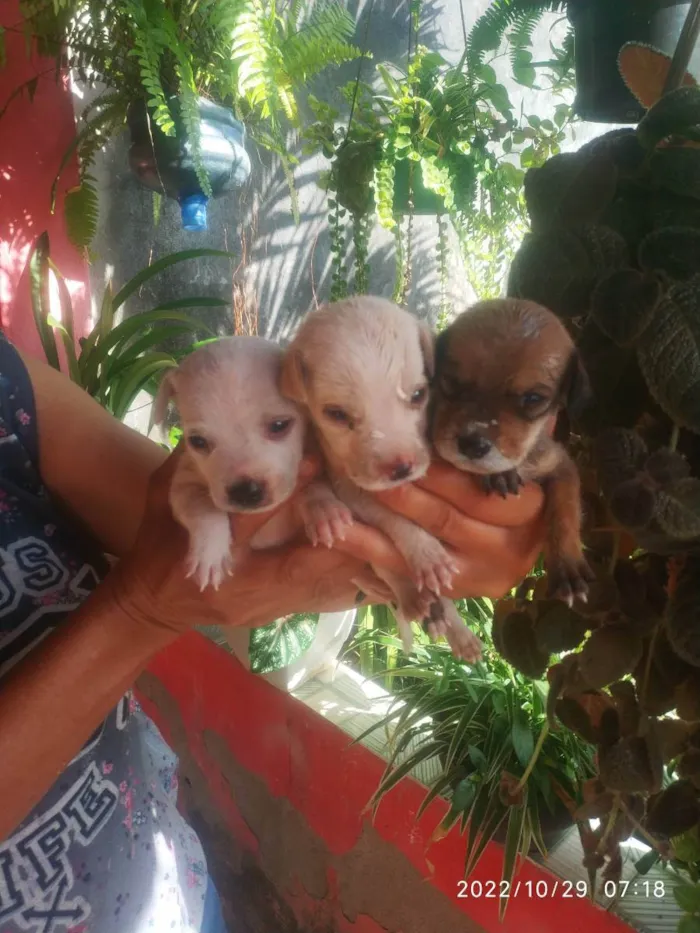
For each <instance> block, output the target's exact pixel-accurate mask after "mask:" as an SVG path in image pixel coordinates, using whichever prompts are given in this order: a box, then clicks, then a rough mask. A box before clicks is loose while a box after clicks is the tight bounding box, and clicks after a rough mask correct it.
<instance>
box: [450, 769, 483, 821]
mask: <svg viewBox="0 0 700 933" xmlns="http://www.w3.org/2000/svg"><path fill="white" fill-rule="evenodd" d="M476 788H477V785H476V784H475V783H474V781H473V780H472V779H471V778H469V777H466V778H464V779H463V780H462V781H460V782H459V784H458V785H457V787H456V788H455V792H454V794H453V795H452V801H451V806H452V808H453V809H454V810H457V811H459V812H460V813H464V811H465V810H467V809H468V808H469V807H471V805H472V803H473V802H474V797H475V796H476Z"/></svg>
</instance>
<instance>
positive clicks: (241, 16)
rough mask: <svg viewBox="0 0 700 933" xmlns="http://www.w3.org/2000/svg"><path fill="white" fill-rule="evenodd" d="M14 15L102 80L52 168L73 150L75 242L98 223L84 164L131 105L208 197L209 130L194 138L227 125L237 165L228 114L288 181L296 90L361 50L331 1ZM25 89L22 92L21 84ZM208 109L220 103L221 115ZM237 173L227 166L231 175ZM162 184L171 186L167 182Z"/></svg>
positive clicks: (49, 47)
mask: <svg viewBox="0 0 700 933" xmlns="http://www.w3.org/2000/svg"><path fill="white" fill-rule="evenodd" d="M23 12H24V15H25V24H24V28H25V31H26V33H27V35H28V38H29V39H30V47H32V48H34V47H36V48H38V50H39V51H40V52H41V53H43V54H51V55H53V56H55V57H56V59H57V63H58V64H59V66H66V67H68V68H70V69H71V70H72V71H73V72H74V74H75V75H76V76H77V77H78V79H79V80H81V81H83V82H85V83H88V84H89V85H91V86H92V85H96V84H99V85H103V86H104V90H103V91H102V92H101V93H100V94H99V95H98V97H97V98H96V100H95V101H93V103H92V104H91V105H90V106H89V107H88V109H87V110H86V111H85V113H84V114H83V120H82V125H81V127H80V130H79V133H78V136H77V138H76V141H75V143H74V144H73V145H72V146H71V148H70V151H69V152H67V153H66V157H65V158H64V160H63V164H62V165H61V168H60V170H59V174H60V172H61V171H62V170H63V168H64V167H65V165H66V164H67V163H68V160H69V159H70V157H71V156H72V154H73V153H74V152H77V155H78V159H79V162H80V167H81V179H80V180H81V183H80V186H79V187H78V188H77V189H75V190H74V191H72V192H71V193H70V195H69V197H70V200H71V201H72V204H70V206H67V217H68V219H69V221H70V233H71V236H72V238H73V240H74V242H76V243H77V244H79V245H85V244H87V243H89V241H90V239H91V237H92V235H94V229H95V222H96V193H95V190H94V182H93V181H92V179H91V177H90V166H91V164H92V162H93V161H94V157H95V155H96V153H97V152H98V151H99V149H100V148H102V147H103V146H104V145H105V143H106V142H107V141H108V140H109V138H110V137H111V136H113V135H114V134H116V133H118V132H120V131H121V130H122V129H123V128H124V126H125V124H126V120H127V114H128V113H129V111H130V108H133V107H134V106H136V105H139V104H140V109H141V113H142V115H145V113H144V111H146V112H147V116H148V133H149V136H150V138H151V140H153V139H154V137H155V138H156V139H158V143H157V144H156V146H157V147H158V146H160V145H162V140H161V134H162V135H164V136H165V137H168V138H171V139H175V140H177V142H178V146H179V147H181V148H182V149H183V152H182V158H183V159H184V162H185V167H186V168H187V169H188V170H189V171H190V174H191V172H194V174H195V175H196V178H197V181H198V183H199V187H200V189H201V193H202V194H204V195H206V196H210V195H211V194H213V193H214V188H215V187H216V184H217V182H216V176H217V172H219V169H218V168H217V167H214V171H213V176H214V177H212V172H210V170H209V169H210V167H211V164H210V163H211V161H214V162H216V159H213V158H212V159H210V160H207V158H206V156H207V148H206V147H207V140H208V139H210V138H211V132H210V133H209V136H207V133H206V132H205V134H204V136H203V134H202V130H203V128H204V130H205V131H206V130H207V127H208V124H209V123H210V121H212V122H213V125H214V126H215V127H216V128H217V129H218V130H219V131H221V130H222V127H224V126H225V125H226V123H228V124H229V127H228V130H226V129H224V131H223V132H221V133H220V136H221V137H223V138H224V139H225V140H228V142H229V145H230V143H231V140H232V139H233V140H234V142H235V146H234V150H235V151H234V152H233V154H232V158H233V160H234V162H237V163H238V167H239V169H238V170H239V173H240V172H241V171H242V166H243V164H244V162H245V158H244V156H243V154H242V152H241V148H240V147H241V146H242V145H243V143H244V140H243V134H242V131H241V129H240V127H239V126H237V125H236V124H235V121H234V122H232V120H234V118H235V120H238V121H240V122H241V123H243V124H244V125H245V127H246V128H247V130H248V133H249V134H250V136H251V138H252V139H253V140H254V142H255V143H256V144H258V145H261V146H263V147H265V148H267V149H269V150H271V151H273V152H275V153H276V154H277V155H278V156H279V157H280V159H281V161H282V165H283V167H284V169H285V172H286V174H287V177H288V180H289V182H290V187H293V186H292V167H293V164H294V161H295V160H294V158H293V156H292V155H291V154H290V153H289V152H288V150H287V146H286V131H287V129H288V128H296V127H298V126H299V121H300V118H299V108H298V102H297V95H298V92H299V90H300V89H301V88H303V87H304V86H305V84H306V83H307V82H308V81H309V80H310V79H311V78H312V77H313V76H314V75H316V74H318V73H319V72H320V71H322V70H323V69H324V68H327V67H328V66H330V65H334V64H338V63H340V62H344V61H348V60H351V59H353V58H356V57H357V56H358V55H360V54H361V53H360V51H359V50H358V49H357V48H355V47H354V46H353V45H351V44H350V42H349V41H348V40H349V39H350V37H351V36H352V34H353V32H354V29H355V21H354V19H353V17H352V16H351V15H350V14H349V13H348V12H347V11H346V10H345V9H344V8H343V7H342V6H341V5H340V3H335V2H329V3H325V4H320V5H316V6H314V7H312V6H311V4H310V3H309V2H306V0H302V2H300V3H292V4H288V5H286V7H284V8H280V9H278V8H277V4H276V3H275V2H272V3H269V4H265V5H263V4H261V3H259V2H258V0H234V2H233V3H229V2H225V0H212V2H208V3H192V4H182V3H178V2H175V0H153V2H152V3H148V4H143V3H138V2H134V0H107V2H106V3H104V4H101V5H99V6H96V5H95V4H94V3H92V2H89V0H66V2H62V3H60V4H40V5H38V6H37V4H35V3H33V2H31V0H26V2H24V3H23ZM59 70H60V69H59ZM30 84H31V82H30ZM26 89H27V90H29V91H31V87H30V86H29V85H28V86H27V88H26ZM15 93H17V92H15ZM212 105H219V106H221V107H222V108H225V109H226V110H227V111H228V112H229V115H228V117H227V118H225V117H223V116H222V114H221V113H220V112H218V113H217V112H216V111H215V109H213V108H212ZM137 112H138V107H137ZM203 120H204V123H203V122H202V121H203ZM134 126H135V118H134V119H132V122H131V128H132V130H133V129H134ZM231 129H233V130H235V133H231V132H230V131H229V130H231ZM142 136H143V133H141V137H142ZM220 141H221V140H220ZM142 144H143V139H142V138H141V140H140V142H139V145H142ZM203 147H204V148H203ZM225 148H226V146H224V149H225ZM142 157H143V152H142V153H141V155H140V156H139V159H141V158H142ZM173 158H174V157H173V153H172V152H169V153H168V155H167V156H166V164H165V166H164V168H165V174H166V176H167V175H168V174H169V172H168V168H169V167H170V168H172V165H173ZM220 160H221V156H220V157H219V161H220ZM156 161H157V160H156ZM137 164H140V163H139V162H137ZM219 174H220V172H219ZM234 175H235V173H234V172H232V171H229V172H228V176H229V178H231V177H233V176H234ZM152 186H153V185H152ZM163 187H164V188H165V190H166V191H168V192H169V190H170V188H169V185H168V184H167V183H166V185H164V186H163ZM54 188H55V186H54ZM86 208H87V210H86ZM294 212H295V215H296V213H297V208H296V200H294ZM81 221H82V222H81Z"/></svg>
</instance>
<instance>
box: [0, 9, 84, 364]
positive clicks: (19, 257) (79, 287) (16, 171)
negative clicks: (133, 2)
mask: <svg viewBox="0 0 700 933" xmlns="http://www.w3.org/2000/svg"><path fill="white" fill-rule="evenodd" d="M0 25H2V26H3V27H4V28H5V30H6V36H5V38H6V46H7V65H6V67H5V68H4V69H2V70H0V109H1V108H3V107H4V105H5V103H6V102H7V100H8V98H9V97H10V95H11V94H12V92H13V90H14V89H15V88H16V87H18V86H19V85H20V84H22V83H23V82H25V81H27V80H28V79H30V78H32V77H35V76H38V82H37V87H36V94H35V96H34V100H33V101H30V100H29V98H28V96H27V95H26V94H24V95H22V96H21V97H18V98H15V99H14V100H13V101H12V103H11V104H10V105H9V107H8V109H7V112H6V113H5V114H4V116H3V117H2V119H1V120H0V325H1V326H2V328H3V330H4V331H5V333H6V334H7V335H8V336H9V338H10V339H11V340H12V341H13V342H14V343H15V344H17V345H18V346H19V347H20V348H21V349H23V350H25V351H26V352H28V353H33V354H35V355H37V356H40V357H42V358H43V352H42V349H41V343H40V342H39V340H38V337H37V335H36V331H35V328H34V321H33V317H32V313H31V304H30V300H29V283H28V279H27V275H26V264H27V259H28V257H29V253H30V251H31V247H32V244H33V242H34V241H35V240H36V238H37V236H38V235H39V234H40V233H42V232H43V231H44V230H47V231H48V232H49V237H50V243H51V255H52V258H53V260H54V262H55V263H56V265H57V266H58V268H59V269H60V270H61V272H62V273H63V275H64V276H65V278H66V280H67V285H68V288H69V290H70V292H71V294H72V296H73V307H74V314H75V329H76V334H78V335H81V334H83V333H84V332H85V328H86V324H87V322H88V320H89V313H90V305H89V292H88V286H87V281H88V272H87V264H86V262H85V260H84V258H83V257H82V256H81V255H80V254H79V253H78V252H77V250H76V249H75V248H74V247H73V246H72V245H71V244H70V242H69V241H68V238H67V236H66V231H65V225H64V222H63V209H62V206H63V193H64V192H65V191H66V190H67V189H68V188H70V187H71V186H73V185H75V184H76V180H77V168H76V165H75V163H74V164H72V165H70V166H69V167H68V168H67V169H66V171H65V173H64V175H63V179H62V182H61V188H60V191H59V197H58V207H57V210H56V214H55V215H53V216H52V215H51V212H50V206H51V205H50V193H51V185H52V184H53V180H54V177H55V175H56V172H57V170H58V167H59V165H60V162H61V158H62V156H63V153H64V152H65V150H66V148H67V146H68V145H69V143H70V141H71V139H72V138H73V137H74V135H75V120H74V116H73V105H72V101H71V93H70V89H69V88H68V85H67V82H66V81H65V80H64V79H59V80H58V81H57V80H56V76H55V69H54V68H52V63H51V62H50V61H43V60H41V59H38V58H36V57H34V58H32V59H28V57H27V54H26V49H25V41H24V36H23V34H22V31H21V18H20V14H19V4H18V0H2V3H0Z"/></svg>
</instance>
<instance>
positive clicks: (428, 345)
mask: <svg viewBox="0 0 700 933" xmlns="http://www.w3.org/2000/svg"><path fill="white" fill-rule="evenodd" d="M418 340H419V341H420V349H421V353H422V354H423V364H424V365H425V375H426V376H427V378H428V379H429V380H432V378H433V376H434V375H435V335H434V334H433V332H432V330H431V329H430V328H429V327H428V325H427V324H425V323H424V322H423V321H418Z"/></svg>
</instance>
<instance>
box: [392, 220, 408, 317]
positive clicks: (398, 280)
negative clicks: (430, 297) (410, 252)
mask: <svg viewBox="0 0 700 933" xmlns="http://www.w3.org/2000/svg"><path fill="white" fill-rule="evenodd" d="M394 250H395V256H396V277H395V279H394V293H393V295H392V301H394V302H396V303H397V304H398V302H399V300H400V298H401V292H402V290H403V280H404V276H405V274H406V269H405V265H406V251H405V249H404V238H403V230H402V229H401V217H396V218H395V223H394Z"/></svg>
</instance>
